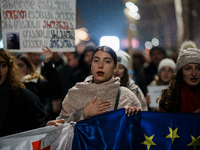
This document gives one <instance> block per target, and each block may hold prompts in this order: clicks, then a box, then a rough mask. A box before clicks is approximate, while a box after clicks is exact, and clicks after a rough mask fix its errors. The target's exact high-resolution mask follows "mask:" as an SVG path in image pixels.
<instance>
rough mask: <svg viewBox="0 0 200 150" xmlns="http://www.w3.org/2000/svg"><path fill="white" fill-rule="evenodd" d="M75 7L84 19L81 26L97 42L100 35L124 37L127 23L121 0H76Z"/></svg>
mask: <svg viewBox="0 0 200 150" xmlns="http://www.w3.org/2000/svg"><path fill="white" fill-rule="evenodd" d="M76 8H77V9H78V10H79V12H81V17H82V19H83V20H84V25H83V27H86V28H87V29H88V33H89V34H90V35H91V40H93V41H95V42H96V43H97V44H99V39H100V37H101V36H118V37H119V39H122V38H125V37H126V30H127V26H128V23H127V19H126V16H125V14H124V8H125V5H124V3H123V1H122V0H77V1H76Z"/></svg>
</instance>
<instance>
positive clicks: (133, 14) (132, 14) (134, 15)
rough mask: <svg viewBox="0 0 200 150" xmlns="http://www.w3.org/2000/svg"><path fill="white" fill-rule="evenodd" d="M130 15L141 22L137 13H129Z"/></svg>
mask: <svg viewBox="0 0 200 150" xmlns="http://www.w3.org/2000/svg"><path fill="white" fill-rule="evenodd" d="M128 14H129V15H130V16H131V17H132V18H133V19H135V20H140V14H138V13H137V12H132V11H129V12H128Z"/></svg>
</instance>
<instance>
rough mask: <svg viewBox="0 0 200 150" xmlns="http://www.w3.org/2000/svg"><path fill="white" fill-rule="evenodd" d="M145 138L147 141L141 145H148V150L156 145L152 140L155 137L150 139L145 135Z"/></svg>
mask: <svg viewBox="0 0 200 150" xmlns="http://www.w3.org/2000/svg"><path fill="white" fill-rule="evenodd" d="M144 137H145V141H144V142H142V143H141V144H144V145H147V150H149V149H150V147H151V145H156V144H155V143H154V142H153V141H152V140H153V137H154V135H152V136H150V137H148V136H146V135H145V134H144Z"/></svg>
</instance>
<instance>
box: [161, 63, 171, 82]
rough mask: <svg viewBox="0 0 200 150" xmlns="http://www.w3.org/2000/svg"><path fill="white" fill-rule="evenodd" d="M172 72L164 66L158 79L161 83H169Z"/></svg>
mask: <svg viewBox="0 0 200 150" xmlns="http://www.w3.org/2000/svg"><path fill="white" fill-rule="evenodd" d="M173 73H174V71H173V69H172V68H171V67H168V66H164V67H162V68H161V69H160V72H159V77H160V80H161V81H162V82H169V81H170V80H171V78H172V75H173Z"/></svg>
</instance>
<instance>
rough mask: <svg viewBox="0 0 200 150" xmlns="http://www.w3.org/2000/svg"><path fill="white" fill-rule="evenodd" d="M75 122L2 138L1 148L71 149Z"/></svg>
mask: <svg viewBox="0 0 200 150" xmlns="http://www.w3.org/2000/svg"><path fill="white" fill-rule="evenodd" d="M73 137H74V127H73V123H65V124H60V125H59V126H58V127H55V126H47V127H42V128H38V129H34V130H30V131H26V132H21V133H17V134H13V135H9V136H5V137H1V138H0V150H71V149H72V140H73Z"/></svg>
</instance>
